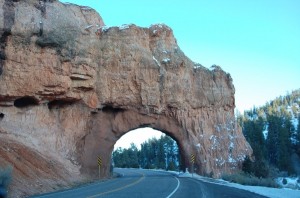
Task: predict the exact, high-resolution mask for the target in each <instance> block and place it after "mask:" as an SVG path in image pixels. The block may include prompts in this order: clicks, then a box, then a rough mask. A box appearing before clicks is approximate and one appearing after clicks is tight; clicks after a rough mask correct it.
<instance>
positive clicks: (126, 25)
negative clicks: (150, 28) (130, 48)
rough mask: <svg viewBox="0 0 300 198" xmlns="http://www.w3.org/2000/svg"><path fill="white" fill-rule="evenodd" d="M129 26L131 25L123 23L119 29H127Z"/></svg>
mask: <svg viewBox="0 0 300 198" xmlns="http://www.w3.org/2000/svg"><path fill="white" fill-rule="evenodd" d="M129 27H130V25H128V24H123V25H121V26H119V30H125V29H128V28H129Z"/></svg>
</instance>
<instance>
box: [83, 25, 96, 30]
mask: <svg viewBox="0 0 300 198" xmlns="http://www.w3.org/2000/svg"><path fill="white" fill-rule="evenodd" d="M93 26H94V25H88V26H86V27H85V28H84V29H85V30H87V29H90V28H91V27H93Z"/></svg>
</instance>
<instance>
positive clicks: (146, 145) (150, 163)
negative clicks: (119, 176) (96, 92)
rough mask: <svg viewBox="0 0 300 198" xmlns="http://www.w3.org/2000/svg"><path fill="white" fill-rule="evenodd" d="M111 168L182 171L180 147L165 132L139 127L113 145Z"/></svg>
mask: <svg viewBox="0 0 300 198" xmlns="http://www.w3.org/2000/svg"><path fill="white" fill-rule="evenodd" d="M112 167H115V168H143V169H164V170H170V171H180V170H183V169H184V167H183V163H182V161H181V152H180V147H179V144H178V143H177V141H176V140H175V139H174V138H173V137H171V136H170V134H169V133H167V132H162V131H159V130H156V129H153V128H150V127H147V126H146V125H145V126H141V127H140V128H137V129H134V130H130V131H128V132H127V133H125V134H124V135H123V136H122V137H121V138H120V139H119V140H118V141H117V142H116V144H115V145H114V151H113V152H112Z"/></svg>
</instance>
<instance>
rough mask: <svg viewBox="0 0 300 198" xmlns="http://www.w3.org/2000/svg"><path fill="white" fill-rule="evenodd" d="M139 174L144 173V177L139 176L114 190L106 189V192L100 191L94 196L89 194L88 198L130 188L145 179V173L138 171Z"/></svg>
mask: <svg viewBox="0 0 300 198" xmlns="http://www.w3.org/2000/svg"><path fill="white" fill-rule="evenodd" d="M138 174H140V175H142V177H141V178H139V179H138V180H136V181H134V182H132V183H130V184H127V185H125V186H122V187H120V188H116V189H114V190H110V191H106V192H103V193H99V194H96V195H92V196H89V197H87V198H95V197H99V196H102V195H106V194H109V193H113V192H117V191H120V190H123V189H125V188H129V187H131V186H134V185H136V184H138V183H140V182H141V181H142V180H143V179H145V175H144V174H142V173H138Z"/></svg>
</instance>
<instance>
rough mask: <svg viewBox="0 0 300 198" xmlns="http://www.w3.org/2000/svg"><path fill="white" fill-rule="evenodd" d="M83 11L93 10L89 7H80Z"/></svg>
mask: <svg viewBox="0 0 300 198" xmlns="http://www.w3.org/2000/svg"><path fill="white" fill-rule="evenodd" d="M80 9H81V10H93V8H90V7H88V6H83V7H80Z"/></svg>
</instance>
